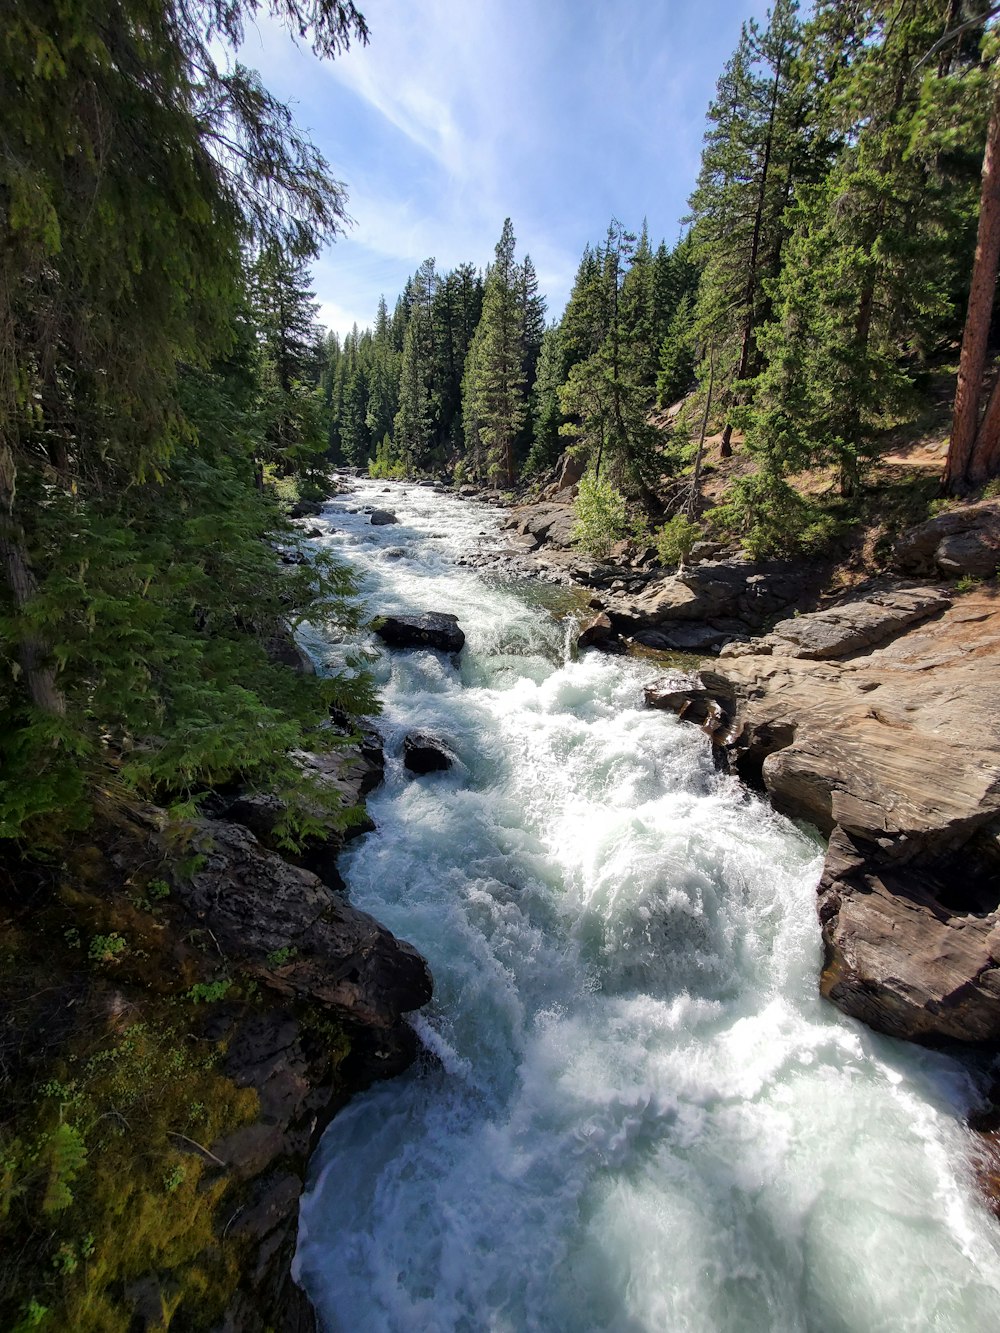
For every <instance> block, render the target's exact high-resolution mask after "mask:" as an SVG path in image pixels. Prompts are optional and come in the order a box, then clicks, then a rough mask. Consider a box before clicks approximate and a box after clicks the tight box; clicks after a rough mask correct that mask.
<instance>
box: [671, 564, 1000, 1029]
mask: <svg viewBox="0 0 1000 1333" xmlns="http://www.w3.org/2000/svg"><path fill="white" fill-rule="evenodd" d="M921 617H924V618H925V622H924V623H921V621H920V618H921ZM927 617H934V619H933V623H926V618H927ZM907 621H909V623H908V624H907V623H906V622H907ZM879 626H881V629H880V628H879ZM779 631H780V633H779ZM883 631H884V633H883ZM900 631H901V632H900ZM887 634H895V635H896V637H894V638H890V639H889V640H888V641H887V642H881V641H882V640H883V639H885V637H886V635H887ZM872 642H875V643H876V646H875V647H868V644H870V643H872ZM728 651H729V653H730V654H732V653H733V650H732V649H730V650H728ZM739 651H740V653H741V655H739V656H735V655H732V656H729V657H728V659H726V660H724V663H723V673H722V675H721V676H720V675H716V674H713V673H707V672H703V673H701V674H700V676H698V677H695V678H689V679H688V680H687V681H681V682H678V681H676V680H671V681H668V682H667V684H666V685H665V687H664V688H663V689H662V690H660V691H659V692H658V697H659V699H660V700H661V701H662V702H661V706H666V707H671V708H673V710H674V711H676V712H678V713H680V714H682V715H684V716H690V717H693V718H694V720H697V721H699V722H700V723H702V724H703V725H704V724H705V722H706V721H709V723H710V726H709V729H710V731H711V733H712V734H713V737H714V740H715V743H716V745H717V748H718V751H719V754H720V758H721V759H722V760H723V761H724V762H725V763H726V764H727V765H728V766H729V767H730V769H731V770H732V771H734V772H736V773H738V774H739V775H740V776H742V777H743V778H744V779H746V780H747V781H749V782H751V783H754V784H756V785H758V786H762V787H763V788H764V789H765V790H766V791H767V792H768V794H769V795H770V797H771V799H772V801H773V803H774V805H775V806H776V807H777V808H778V809H779V810H781V811H783V812H785V813H787V814H790V815H794V816H797V817H800V818H804V819H807V820H809V821H810V822H812V823H814V824H815V825H816V826H817V827H818V828H820V829H821V830H822V831H823V832H824V833H826V834H828V835H830V836H831V842H830V851H829V854H828V858H827V863H826V869H825V871H824V876H823V881H822V883H821V886H820V898H819V908H820V917H821V920H822V923H823V935H824V940H825V943H826V948H827V959H826V967H825V970H824V975H823V990H824V993H825V994H827V995H829V997H830V999H831V1000H833V1002H834V1003H836V1004H838V1005H839V1006H840V1007H841V1008H842V1009H844V1010H845V1011H846V1012H848V1013H852V1014H854V1015H855V1016H857V1017H860V1018H863V1019H864V1020H865V1021H866V1022H869V1023H870V1024H871V1025H872V1026H874V1027H877V1028H879V1029H880V1030H882V1031H886V1032H891V1033H892V1035H894V1036H905V1037H911V1038H914V1039H918V1040H964V1041H985V1040H989V1041H996V1040H998V1039H1000V1005H998V1004H997V996H998V995H1000V985H998V982H997V978H996V976H995V974H994V968H995V967H996V966H997V963H998V961H1000V929H998V922H1000V915H998V909H1000V712H998V710H997V709H996V708H995V707H994V706H993V703H992V701H993V700H995V699H996V698H997V697H998V691H1000V598H998V597H997V595H996V593H995V592H994V591H993V590H985V589H984V590H976V591H975V592H973V593H971V594H969V595H968V596H966V597H963V598H961V599H960V600H959V601H957V602H956V603H954V604H953V605H951V604H949V600H948V598H946V597H942V596H941V595H940V594H935V593H934V592H933V590H927V589H916V590H914V589H897V590H883V591H882V592H880V593H878V594H876V595H872V596H869V597H867V598H861V599H858V600H857V601H856V602H854V603H850V604H846V605H844V606H842V607H838V608H835V609H834V610H833V611H822V612H816V613H813V614H812V615H804V616H801V617H797V618H795V619H794V620H793V621H791V622H786V626H785V628H783V627H782V626H781V625H780V624H779V626H778V627H776V630H775V632H774V634H773V635H771V636H768V638H766V639H764V640H763V641H759V642H758V643H756V644H751V645H749V646H747V647H746V648H743V649H740V650H739ZM713 700H714V702H715V703H716V705H717V706H718V709H719V718H713V717H710V711H711V710H710V702H711V701H713ZM720 720H721V725H719V722H720Z"/></svg>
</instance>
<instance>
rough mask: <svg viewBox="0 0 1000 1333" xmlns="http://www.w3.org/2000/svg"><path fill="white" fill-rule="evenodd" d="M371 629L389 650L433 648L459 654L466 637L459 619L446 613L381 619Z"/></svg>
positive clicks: (436, 612) (434, 612)
mask: <svg viewBox="0 0 1000 1333" xmlns="http://www.w3.org/2000/svg"><path fill="white" fill-rule="evenodd" d="M373 628H374V630H375V633H376V634H377V635H378V637H379V638H380V639H381V640H382V642H383V643H387V644H388V645H389V647H390V648H436V649H437V650H438V651H439V652H442V653H460V652H461V651H462V648H463V647H464V646H465V635H464V633H463V632H462V630H461V629H460V628H459V625H458V616H453V615H449V614H448V613H447V612H446V611H428V612H426V613H424V614H423V615H415V616H382V617H381V618H380V619H379V620H376V621H375V622H373Z"/></svg>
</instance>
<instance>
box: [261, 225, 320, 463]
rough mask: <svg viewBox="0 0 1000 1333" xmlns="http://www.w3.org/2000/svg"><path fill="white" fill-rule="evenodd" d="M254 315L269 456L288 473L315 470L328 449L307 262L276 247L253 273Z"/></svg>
mask: <svg viewBox="0 0 1000 1333" xmlns="http://www.w3.org/2000/svg"><path fill="white" fill-rule="evenodd" d="M251 293H252V311H253V316H254V321H255V323H256V326H257V329H258V340H259V346H260V357H261V366H260V383H261V391H262V414H263V416H264V418H265V421H266V427H265V435H264V457H265V458H266V459H267V460H269V461H271V462H274V463H276V464H277V465H278V467H279V469H280V471H282V472H283V473H286V474H290V473H292V472H301V473H303V474H308V473H309V472H311V471H313V470H315V469H316V468H317V467H318V466H319V464H320V460H321V459H322V457H323V456H324V455H325V453H326V450H327V447H328V443H329V441H328V435H327V432H326V430H325V429H324V424H323V420H322V414H321V412H320V411H319V410H318V406H317V399H316V397H315V395H314V390H315V388H316V386H317V383H318V382H319V380H320V375H321V367H322V363H321V360H320V357H321V350H320V349H321V345H322V343H321V336H320V330H319V326H318V324H317V322H316V310H317V306H316V302H315V300H314V299H313V293H312V291H311V290H310V289H309V276H308V269H307V266H306V262H305V260H304V259H302V258H298V257H296V256H294V255H291V254H288V253H286V252H285V251H283V250H282V249H281V248H280V247H279V246H278V245H277V244H272V245H269V246H268V247H267V248H266V249H265V250H264V251H263V253H262V254H261V255H260V256H259V257H258V259H257V260H256V262H255V263H254V265H253V269H252V273H251Z"/></svg>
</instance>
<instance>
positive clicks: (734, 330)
mask: <svg viewBox="0 0 1000 1333" xmlns="http://www.w3.org/2000/svg"><path fill="white" fill-rule="evenodd" d="M796 9H797V6H796V4H795V0H777V2H776V4H775V7H774V9H773V11H772V12H771V14H770V18H769V22H768V25H767V28H766V29H765V30H764V31H763V32H762V31H761V30H760V28H759V27H758V25H757V24H756V22H754V21H751V22H750V23H748V24H745V25H744V27H743V30H742V33H741V36H740V42H739V45H738V46H737V49H736V51H735V53H734V54H733V56H732V59H731V60H730V61H729V62H728V64H727V65H726V68H725V71H724V73H723V75H722V77H721V78H720V80H719V84H718V87H717V89H716V96H715V100H714V101H713V103H712V105H711V107H710V108H709V126H710V127H709V129H708V131H707V133H706V136H705V147H704V150H703V153H702V163H701V171H700V173H699V176H698V185H697V188H696V190H695V192H694V194H693V195H692V196H691V216H692V218H693V220H694V230H693V238H694V244H695V247H696V250H697V254H698V259H699V262H700V264H701V265H702V266H703V268H704V272H703V275H702V280H701V285H700V289H699V298H698V307H697V324H698V329H699V333H700V335H701V338H702V339H703V340H704V341H705V343H706V344H710V345H711V346H712V348H713V350H714V354H715V357H716V361H717V364H718V367H719V372H720V373H719V379H720V381H721V384H722V386H723V394H722V399H723V401H727V402H733V401H736V402H739V401H746V400H747V399H748V398H749V397H750V396H752V386H751V385H750V384H749V383H748V381H750V380H752V379H753V378H754V377H755V375H756V374H757V373H758V371H759V369H760V361H759V356H758V347H757V330H758V328H759V326H760V324H761V323H762V322H763V319H764V318H765V317H766V314H767V313H768V312H767V299H768V298H767V291H768V283H769V282H771V281H773V280H774V279H775V278H776V277H777V275H778V272H779V268H780V257H781V249H782V245H783V243H784V239H785V235H786V228H785V222H784V214H785V209H786V207H787V205H788V201H789V199H790V197H791V192H792V188H793V185H794V184H795V179H796V174H797V172H799V174H801V166H802V163H803V160H804V158H805V148H804V143H803V140H802V118H803V106H802V91H801V85H800V82H799V80H798V79H797V77H796V58H797V55H798V52H799V49H800V47H801V40H802V39H801V30H800V26H799V23H798V20H797V17H796ZM731 434H732V423H731V422H730V421H727V423H726V427H725V430H724V433H723V441H722V452H723V454H724V455H725V454H727V453H728V452H729V449H730V437H731Z"/></svg>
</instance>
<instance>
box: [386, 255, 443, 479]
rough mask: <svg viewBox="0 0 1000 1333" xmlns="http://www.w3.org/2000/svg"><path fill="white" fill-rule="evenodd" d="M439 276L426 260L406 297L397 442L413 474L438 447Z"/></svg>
mask: <svg viewBox="0 0 1000 1333" xmlns="http://www.w3.org/2000/svg"><path fill="white" fill-rule="evenodd" d="M437 285H438V276H437V273H436V272H435V269H434V260H433V259H425V260H424V262H423V264H421V266H420V268H419V269H418V270H417V273H416V275H415V276H414V278H413V279H412V280H411V282H410V283H409V284H408V288H409V291H408V293H405V294H404V296H405V297H406V303H407V306H408V315H407V321H406V333H405V334H404V337H403V353H402V361H401V365H400V377H399V410H398V411H397V413H396V418H395V424H394V431H393V438H394V442H395V445H396V447H397V449H398V450H399V452H400V454H401V456H402V457H403V459H404V460H405V463H406V469H407V472H409V473H414V472H418V471H421V470H423V469H424V468H426V467H428V466H429V465H430V463H431V453H432V449H433V445H434V412H433V404H432V400H431V374H432V369H433V364H434V325H433V318H432V310H433V305H434V295H435V292H436V290H437Z"/></svg>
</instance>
